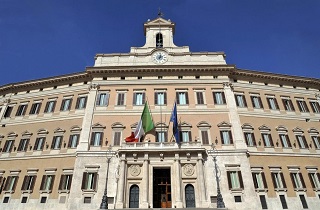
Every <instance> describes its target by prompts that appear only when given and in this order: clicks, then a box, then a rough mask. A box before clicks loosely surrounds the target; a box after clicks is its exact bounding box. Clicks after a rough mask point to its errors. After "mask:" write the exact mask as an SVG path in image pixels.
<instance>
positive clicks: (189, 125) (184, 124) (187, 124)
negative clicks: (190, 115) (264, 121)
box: [179, 121, 192, 128]
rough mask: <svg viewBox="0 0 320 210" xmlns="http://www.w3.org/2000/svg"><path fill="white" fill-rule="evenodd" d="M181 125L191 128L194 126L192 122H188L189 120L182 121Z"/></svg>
mask: <svg viewBox="0 0 320 210" xmlns="http://www.w3.org/2000/svg"><path fill="white" fill-rule="evenodd" d="M179 126H180V127H189V128H191V127H192V125H191V124H189V123H187V122H185V121H184V122H182V123H180V125H179Z"/></svg>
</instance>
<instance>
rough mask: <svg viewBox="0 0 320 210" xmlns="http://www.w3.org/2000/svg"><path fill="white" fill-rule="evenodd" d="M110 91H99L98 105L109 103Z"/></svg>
mask: <svg viewBox="0 0 320 210" xmlns="http://www.w3.org/2000/svg"><path fill="white" fill-rule="evenodd" d="M109 97H110V95H109V93H106V92H103V93H99V94H98V96H97V101H96V105H97V106H108V105H109Z"/></svg>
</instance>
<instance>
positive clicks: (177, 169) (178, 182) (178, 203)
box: [173, 153, 183, 208]
mask: <svg viewBox="0 0 320 210" xmlns="http://www.w3.org/2000/svg"><path fill="white" fill-rule="evenodd" d="M174 167H175V170H174V171H175V173H176V175H175V178H176V180H175V185H176V186H175V192H176V195H175V199H176V203H175V207H176V208H182V207H183V203H182V193H181V180H182V176H181V164H180V157H179V154H178V153H177V154H175V158H174ZM173 208H174V207H173Z"/></svg>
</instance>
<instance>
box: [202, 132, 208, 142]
mask: <svg viewBox="0 0 320 210" xmlns="http://www.w3.org/2000/svg"><path fill="white" fill-rule="evenodd" d="M201 137H202V144H209V137H208V131H201Z"/></svg>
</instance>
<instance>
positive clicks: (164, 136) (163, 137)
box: [156, 131, 167, 142]
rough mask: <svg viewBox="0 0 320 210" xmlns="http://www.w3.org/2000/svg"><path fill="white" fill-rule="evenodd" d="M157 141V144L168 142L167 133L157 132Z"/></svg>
mask: <svg viewBox="0 0 320 210" xmlns="http://www.w3.org/2000/svg"><path fill="white" fill-rule="evenodd" d="M156 135H157V136H156V138H157V139H156V141H157V142H166V141H167V132H166V131H157V132H156Z"/></svg>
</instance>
